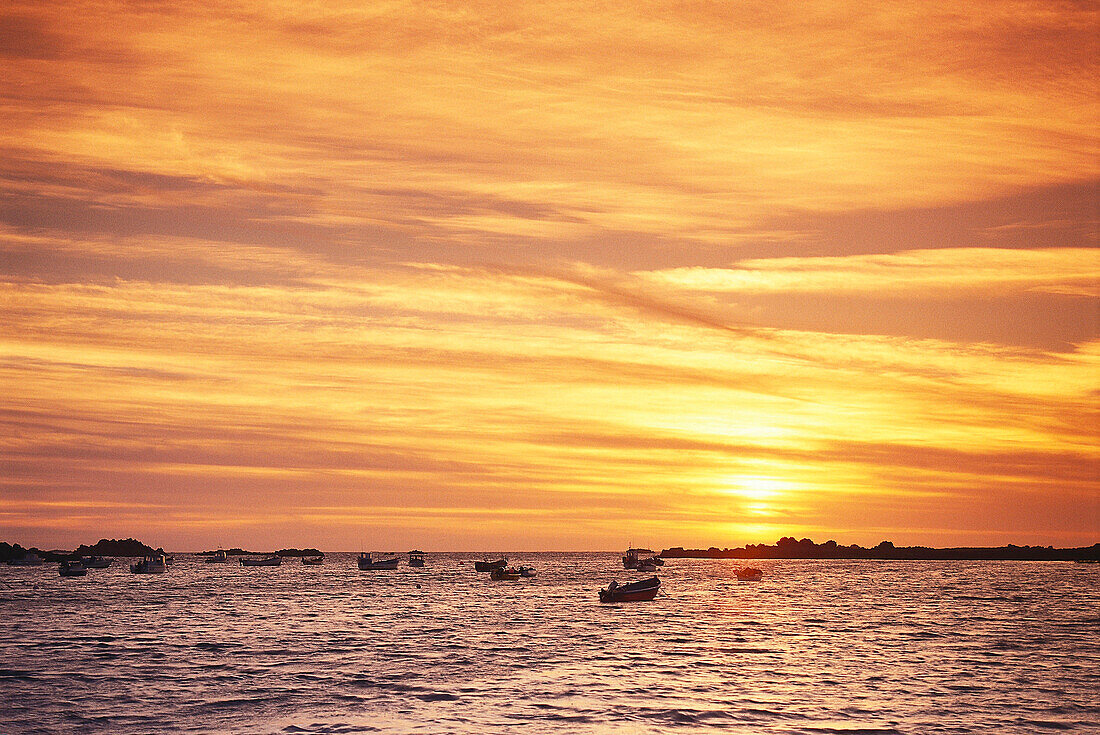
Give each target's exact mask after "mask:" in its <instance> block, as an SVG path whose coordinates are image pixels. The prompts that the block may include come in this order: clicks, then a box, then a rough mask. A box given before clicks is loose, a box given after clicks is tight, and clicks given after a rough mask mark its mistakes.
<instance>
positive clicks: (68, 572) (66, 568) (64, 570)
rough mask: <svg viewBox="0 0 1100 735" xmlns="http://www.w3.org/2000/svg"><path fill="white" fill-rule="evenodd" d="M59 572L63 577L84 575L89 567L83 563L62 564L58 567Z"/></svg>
mask: <svg viewBox="0 0 1100 735" xmlns="http://www.w3.org/2000/svg"><path fill="white" fill-rule="evenodd" d="M57 573H58V574H60V575H61V576H62V577H83V576H84V575H85V574H87V573H88V569H87V568H86V567H85V566H84V565H83V564H79V563H77V564H64V563H63V564H62V565H61V566H59V567H58V568H57Z"/></svg>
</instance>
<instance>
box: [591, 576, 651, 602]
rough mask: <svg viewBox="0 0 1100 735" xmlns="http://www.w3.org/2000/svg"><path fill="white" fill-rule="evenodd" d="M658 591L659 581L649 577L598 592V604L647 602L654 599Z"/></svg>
mask: <svg viewBox="0 0 1100 735" xmlns="http://www.w3.org/2000/svg"><path fill="white" fill-rule="evenodd" d="M660 590H661V580H659V579H657V578H656V577H650V578H649V579H643V580H641V581H640V582H632V583H631V584H624V585H623V586H621V587H617V586H616V587H608V588H607V589H603V590H600V602H648V601H649V600H652V599H653V598H654V597H656V596H657V593H658V592H660Z"/></svg>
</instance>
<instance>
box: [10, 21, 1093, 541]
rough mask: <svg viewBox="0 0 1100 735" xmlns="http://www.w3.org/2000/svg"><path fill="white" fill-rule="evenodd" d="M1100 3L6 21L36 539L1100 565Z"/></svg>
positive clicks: (22, 385) (27, 462)
mask: <svg viewBox="0 0 1100 735" xmlns="http://www.w3.org/2000/svg"><path fill="white" fill-rule="evenodd" d="M1098 28H1100V11H1098V9H1097V6H1096V5H1095V4H1094V3H1090V2H1072V1H1067V2H1039V1H1036V0H1029V1H1021V2H1012V1H1011V0H1009V1H1005V0H996V1H985V0H976V1H975V2H970V3H965V4H959V3H957V2H947V1H946V0H913V1H907V0H900V1H898V2H885V3H877V4H868V3H865V2H859V3H856V2H818V1H816V0H809V1H807V0H799V1H798V2H786V1H784V0H780V1H779V2H775V1H774V0H768V2H756V1H754V0H750V1H749V2H738V3H698V2H676V3H672V2H636V3H623V2H591V1H587V2H541V3H515V2H478V1H476V0H462V2H453V3H448V2H432V3H419V2H408V1H406V0H392V1H387V2H367V3H365V2H351V1H350V0H335V1H332V2H319V3H297V2H218V3H214V4H210V3H207V2H201V3H200V2H195V0H174V1H173V2H170V3H169V2H162V1H161V0H142V1H140V2H138V1H135V2H128V3H127V2H100V1H97V0H91V1H88V2H81V1H79V0H76V1H73V0H58V2H53V3H42V2H38V1H37V0H35V1H33V2H26V1H21V0H14V1H13V2H8V3H5V4H4V7H3V9H0V56H2V63H3V69H4V73H3V75H0V316H2V318H0V538H2V539H5V540H8V541H12V542H19V543H22V544H24V545H37V546H41V547H43V548H72V547H74V546H76V545H77V544H80V543H91V542H92V541H94V540H96V539H98V538H100V537H111V538H116V537H131V536H132V537H136V538H139V539H142V540H144V541H146V542H148V543H151V544H153V545H155V546H164V547H165V548H169V549H175V550H198V549H203V548H216V547H218V546H230V545H235V546H244V547H246V548H281V547H289V546H317V547H320V548H327V549H338V550H360V549H370V550H387V549H405V548H424V549H428V550H478V549H484V550H495V549H510V550H537V549H546V550H574V549H575V550H596V549H619V548H624V547H626V546H627V545H644V546H649V547H651V548H658V549H659V548H663V547H668V546H673V545H676V546H687V547H696V546H701V547H707V546H712V545H714V546H719V547H726V546H735V545H741V544H745V543H761V542H768V543H774V542H775V540H776V539H778V538H779V537H780V536H787V535H790V536H795V537H798V538H801V537H810V538H812V539H814V540H815V541H818V542H822V541H825V540H826V539H830V538H831V539H835V540H837V541H838V542H840V543H845V544H848V543H861V544H865V545H866V544H875V543H877V542H879V541H881V540H884V539H889V540H892V541H893V542H894V543H896V544H898V545H902V544H925V545H933V546H953V545H954V546H957V545H1001V544H1007V543H1017V544H1040V545H1048V544H1049V545H1054V546H1079V545H1091V544H1092V543H1096V542H1098V541H1100V441H1098V440H1100V420H1098V419H1100V417H1098V407H1100V401H1098V400H1097V399H1098V396H1100V249H1098V242H1097V240H1098V236H1097V232H1098V222H1100V145H1098V143H1100V140H1098V139H1100V134H1098V131H1100V81H1098V80H1100V68H1098V66H1100V33H1098V32H1097V29H1098Z"/></svg>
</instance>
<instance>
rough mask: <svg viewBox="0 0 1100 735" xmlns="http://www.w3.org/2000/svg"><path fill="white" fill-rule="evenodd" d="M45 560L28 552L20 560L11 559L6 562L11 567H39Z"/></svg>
mask: <svg viewBox="0 0 1100 735" xmlns="http://www.w3.org/2000/svg"><path fill="white" fill-rule="evenodd" d="M45 561H46V560H45V559H43V558H42V557H40V556H39V555H38V554H36V553H34V552H33V551H28V552H27V553H26V554H25V555H24V556H23V558H22V559H12V560H11V561H9V562H8V564H11V565H12V566H13V567H40V566H42V564H43V563H44V562H45Z"/></svg>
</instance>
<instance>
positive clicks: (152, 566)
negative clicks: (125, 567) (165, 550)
mask: <svg viewBox="0 0 1100 735" xmlns="http://www.w3.org/2000/svg"><path fill="white" fill-rule="evenodd" d="M166 571H168V564H167V563H166V562H165V561H164V554H156V555H154V556H147V557H145V558H144V559H142V560H141V561H139V562H138V563H137V564H131V565H130V573H131V574H164V573H165V572H166Z"/></svg>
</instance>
